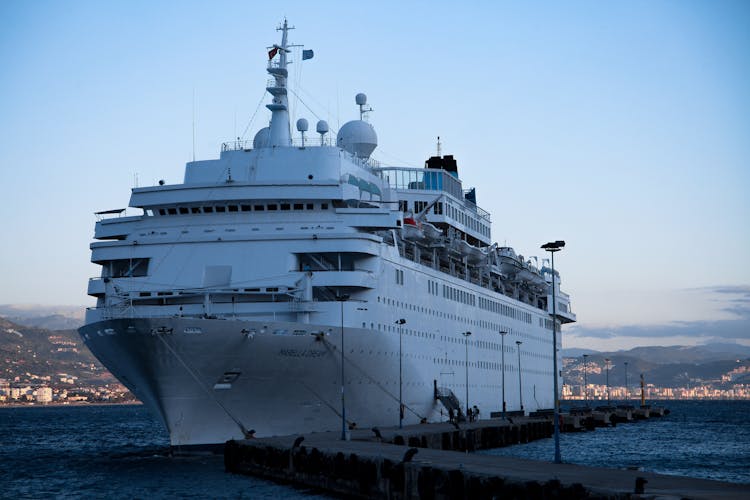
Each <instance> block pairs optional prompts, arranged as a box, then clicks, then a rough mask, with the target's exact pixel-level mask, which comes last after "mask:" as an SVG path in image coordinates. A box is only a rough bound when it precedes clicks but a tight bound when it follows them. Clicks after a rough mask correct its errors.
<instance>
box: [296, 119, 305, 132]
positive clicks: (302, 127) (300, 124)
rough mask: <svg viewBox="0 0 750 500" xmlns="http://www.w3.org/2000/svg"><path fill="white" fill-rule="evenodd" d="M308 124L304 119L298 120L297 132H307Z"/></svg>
mask: <svg viewBox="0 0 750 500" xmlns="http://www.w3.org/2000/svg"><path fill="white" fill-rule="evenodd" d="M307 128H308V124H307V120H306V119H304V118H300V119H299V120H297V130H298V131H300V132H307Z"/></svg>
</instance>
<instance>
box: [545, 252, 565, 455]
mask: <svg viewBox="0 0 750 500" xmlns="http://www.w3.org/2000/svg"><path fill="white" fill-rule="evenodd" d="M564 246H565V242H564V241H562V240H557V241H550V242H549V243H545V244H544V245H542V249H543V250H546V251H548V252H549V253H550V256H551V258H552V373H553V376H554V384H553V385H554V391H555V394H554V398H553V401H554V405H555V407H554V409H553V410H552V411H553V418H554V420H555V422H554V426H555V427H554V429H555V463H556V464H559V463H560V462H562V459H561V458H560V408H559V406H560V404H559V400H558V398H559V389H558V386H557V383H558V382H557V379H558V377H559V373H558V370H557V301H556V300H555V252H559V251H560V250H562V249H563V247H564Z"/></svg>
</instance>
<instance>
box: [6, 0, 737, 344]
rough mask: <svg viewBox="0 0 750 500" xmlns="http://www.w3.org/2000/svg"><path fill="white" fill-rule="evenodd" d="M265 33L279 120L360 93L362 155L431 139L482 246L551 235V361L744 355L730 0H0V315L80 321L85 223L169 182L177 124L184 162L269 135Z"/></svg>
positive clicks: (419, 160)
mask: <svg viewBox="0 0 750 500" xmlns="http://www.w3.org/2000/svg"><path fill="white" fill-rule="evenodd" d="M284 16H287V17H288V18H289V21H290V23H291V24H292V25H294V26H296V29H295V30H294V31H292V32H291V37H290V38H291V41H292V42H295V43H304V44H305V46H306V48H311V49H314V50H315V57H314V58H313V59H312V60H310V61H305V63H304V65H300V64H297V65H296V66H295V70H296V71H295V73H294V76H293V80H294V81H295V82H296V83H298V85H299V87H297V88H298V90H297V95H299V96H300V98H301V101H302V102H304V104H302V103H301V102H300V101H298V100H296V99H295V100H293V103H292V105H293V112H294V116H293V119H296V118H298V117H305V118H308V120H309V121H310V122H311V123H315V121H316V120H317V118H323V119H327V120H328V121H329V123H330V124H331V125H332V127H333V128H337V127H338V124H340V123H344V122H345V121H347V120H350V119H353V118H355V117H356V107H355V105H354V95H355V94H356V93H357V92H365V93H367V95H368V97H369V103H370V104H371V106H372V107H373V108H374V112H373V113H372V114H371V116H370V121H371V123H372V124H373V125H374V126H375V128H376V130H377V133H378V137H379V147H378V149H377V150H376V151H375V153H374V156H375V157H376V158H377V159H379V160H381V161H382V162H384V163H387V164H397V165H409V166H421V165H423V164H424V160H425V159H426V158H427V157H428V156H430V155H431V154H434V151H435V142H436V137H437V136H440V137H441V140H442V143H443V152H444V153H447V154H453V155H455V156H456V158H457V159H458V162H459V173H460V174H461V176H462V178H463V180H464V186H465V187H468V186H477V188H478V193H477V196H478V203H479V205H480V206H482V207H483V208H485V209H486V210H488V211H490V212H491V213H492V215H493V237H494V239H495V240H497V241H499V242H500V243H507V244H508V245H511V246H514V247H515V248H516V250H517V251H518V252H520V253H522V254H524V255H526V256H531V255H539V256H541V250H539V246H540V245H541V244H542V243H545V242H546V241H549V240H556V239H564V240H566V242H567V246H566V247H565V250H564V251H563V252H561V253H559V254H558V255H557V258H556V264H557V268H558V269H560V271H561V273H562V277H563V287H564V289H565V290H567V291H568V292H569V293H570V294H571V295H572V298H573V301H574V302H573V307H574V310H575V312H576V313H577V314H578V317H579V323H578V324H576V325H575V326H573V327H571V328H567V329H566V330H565V336H564V344H565V346H566V347H574V346H578V347H592V348H596V349H610V348H611V349H615V348H621V347H627V346H631V345H645V344H694V343H703V342H706V341H715V340H722V341H729V342H734V341H740V342H743V343H745V344H750V264H749V263H748V260H749V259H750V251H749V250H748V249H750V196H749V193H750V90H749V89H750V2H747V1H725V0H721V1H689V0H680V1H659V0H657V1H654V0H650V1H644V2H640V1H627V2H599V1H593V0H591V1H567V2H520V1H519V2H497V1H487V2H471V1H469V2H462V3H461V4H460V5H459V3H458V2H454V1H445V2H441V1H434V0H433V1H416V2H404V1H390V0H385V1H380V2H371V3H368V2H325V1H318V2H311V1H304V2H283V3H278V2H277V3H273V2H264V3H262V4H261V3H259V2H244V1H243V2H224V1H215V2H190V1H179V2H178V1H165V2H145V1H132V0H131V1H119V2H115V1H112V2H93V1H92V2H85V1H68V2H57V1H55V2H47V1H35V2H27V1H14V0H6V1H3V2H0V23H2V29H0V195H1V196H0V215H2V219H1V220H2V226H0V228H2V232H1V234H2V239H1V240H0V241H1V242H2V243H1V244H0V304H2V303H6V304H7V303H41V304H85V305H90V304H92V301H91V299H90V298H89V297H87V296H86V294H85V292H86V280H87V278H88V277H90V276H94V275H96V274H97V272H98V271H97V267H96V266H94V265H92V264H90V263H89V258H90V255H89V250H88V244H89V243H90V241H91V238H92V235H93V223H94V221H95V219H94V216H93V212H95V211H99V210H106V209H111V208H121V207H124V206H125V205H126V204H127V201H128V198H129V190H130V188H131V187H133V186H134V184H135V183H136V182H138V183H139V184H140V185H142V186H143V185H150V184H153V183H155V182H156V181H158V179H165V180H166V181H167V183H177V182H181V180H182V175H183V168H184V163H185V162H186V161H188V160H190V158H191V157H192V150H193V142H192V123H193V114H194V115H195V118H196V131H197V137H196V142H195V150H196V157H197V158H199V159H201V158H212V157H216V156H218V152H219V148H220V144H221V142H223V141H225V140H230V139H231V138H232V137H236V136H243V137H246V138H252V136H253V135H254V133H255V132H256V131H257V129H258V128H260V127H262V126H264V125H265V124H266V122H267V120H268V113H269V112H268V111H267V110H266V109H265V108H264V107H262V106H261V107H260V109H259V110H258V112H257V114H256V113H255V112H256V110H257V109H258V106H259V103H261V100H263V103H265V102H268V94H265V93H264V87H265V82H266V78H267V75H266V73H265V64H266V60H267V55H266V47H267V46H268V45H270V44H272V43H274V42H278V38H277V32H276V31H275V28H276V26H277V25H278V24H279V22H280V21H281V20H282V19H283V18H284ZM307 107H309V108H311V109H312V110H313V111H314V112H315V115H313V113H312V112H311V111H309V110H308V109H307ZM193 110H195V111H193ZM253 116H254V119H252V121H251V118H252V117H253ZM248 124H250V126H249V127H248ZM136 178H137V181H136Z"/></svg>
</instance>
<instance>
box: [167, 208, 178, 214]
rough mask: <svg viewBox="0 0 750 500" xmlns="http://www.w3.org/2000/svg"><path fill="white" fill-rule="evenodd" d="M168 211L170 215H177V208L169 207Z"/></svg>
mask: <svg viewBox="0 0 750 500" xmlns="http://www.w3.org/2000/svg"><path fill="white" fill-rule="evenodd" d="M167 213H168V214H169V215H177V209H176V208H168V209H167Z"/></svg>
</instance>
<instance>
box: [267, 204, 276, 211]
mask: <svg viewBox="0 0 750 500" xmlns="http://www.w3.org/2000/svg"><path fill="white" fill-rule="evenodd" d="M277 208H278V207H277V206H276V203H269V204H268V210H276V209H277Z"/></svg>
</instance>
